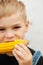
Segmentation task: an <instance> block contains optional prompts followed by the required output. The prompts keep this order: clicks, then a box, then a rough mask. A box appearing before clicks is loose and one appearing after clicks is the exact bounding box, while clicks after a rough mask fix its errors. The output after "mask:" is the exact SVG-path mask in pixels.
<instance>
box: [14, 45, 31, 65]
mask: <svg viewBox="0 0 43 65" xmlns="http://www.w3.org/2000/svg"><path fill="white" fill-rule="evenodd" d="M13 55H14V56H15V57H16V59H17V61H18V63H19V65H32V54H31V52H30V50H29V49H28V48H27V47H26V45H24V44H19V45H16V46H15V48H14V50H13Z"/></svg>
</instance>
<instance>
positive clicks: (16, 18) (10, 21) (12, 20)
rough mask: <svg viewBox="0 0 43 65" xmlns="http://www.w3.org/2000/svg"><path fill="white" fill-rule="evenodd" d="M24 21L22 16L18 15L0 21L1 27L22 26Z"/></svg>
mask: <svg viewBox="0 0 43 65" xmlns="http://www.w3.org/2000/svg"><path fill="white" fill-rule="evenodd" d="M22 21H23V19H22V17H21V16H20V15H18V14H16V15H14V14H13V15H11V16H9V17H4V18H2V19H0V25H9V24H11V25H13V24H20V23H22Z"/></svg>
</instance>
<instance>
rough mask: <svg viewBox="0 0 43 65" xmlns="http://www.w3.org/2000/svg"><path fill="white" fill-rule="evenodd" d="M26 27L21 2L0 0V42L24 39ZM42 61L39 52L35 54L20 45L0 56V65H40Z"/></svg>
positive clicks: (26, 23)
mask: <svg viewBox="0 0 43 65" xmlns="http://www.w3.org/2000/svg"><path fill="white" fill-rule="evenodd" d="M28 26H29V22H28V21H27V19H26V12H25V6H24V4H23V3H22V2H20V1H17V0H0V42H10V41H14V40H16V39H24V36H25V33H26V32H27V31H28ZM32 55H33V58H32ZM42 60H43V58H42V56H41V54H40V52H35V51H33V50H32V49H30V48H27V47H26V45H24V44H21V43H20V44H19V45H16V46H15V48H14V49H13V50H12V52H9V53H6V54H0V65H32V64H33V65H42V63H43V62H42Z"/></svg>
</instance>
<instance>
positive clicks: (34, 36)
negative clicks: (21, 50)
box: [20, 0, 43, 55]
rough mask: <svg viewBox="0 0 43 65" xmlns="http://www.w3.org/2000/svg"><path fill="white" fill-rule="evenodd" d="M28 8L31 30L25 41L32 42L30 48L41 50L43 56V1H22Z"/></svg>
mask: <svg viewBox="0 0 43 65" xmlns="http://www.w3.org/2000/svg"><path fill="white" fill-rule="evenodd" d="M20 1H23V2H24V4H25V6H26V13H27V20H29V21H30V28H29V30H28V32H27V34H26V35H25V39H29V40H30V44H29V47H31V48H33V49H35V50H36V51H37V50H40V51H41V53H42V55H43V0H20Z"/></svg>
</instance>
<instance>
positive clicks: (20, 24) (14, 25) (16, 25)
mask: <svg viewBox="0 0 43 65" xmlns="http://www.w3.org/2000/svg"><path fill="white" fill-rule="evenodd" d="M15 26H21V24H15V25H12V27H15Z"/></svg>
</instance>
